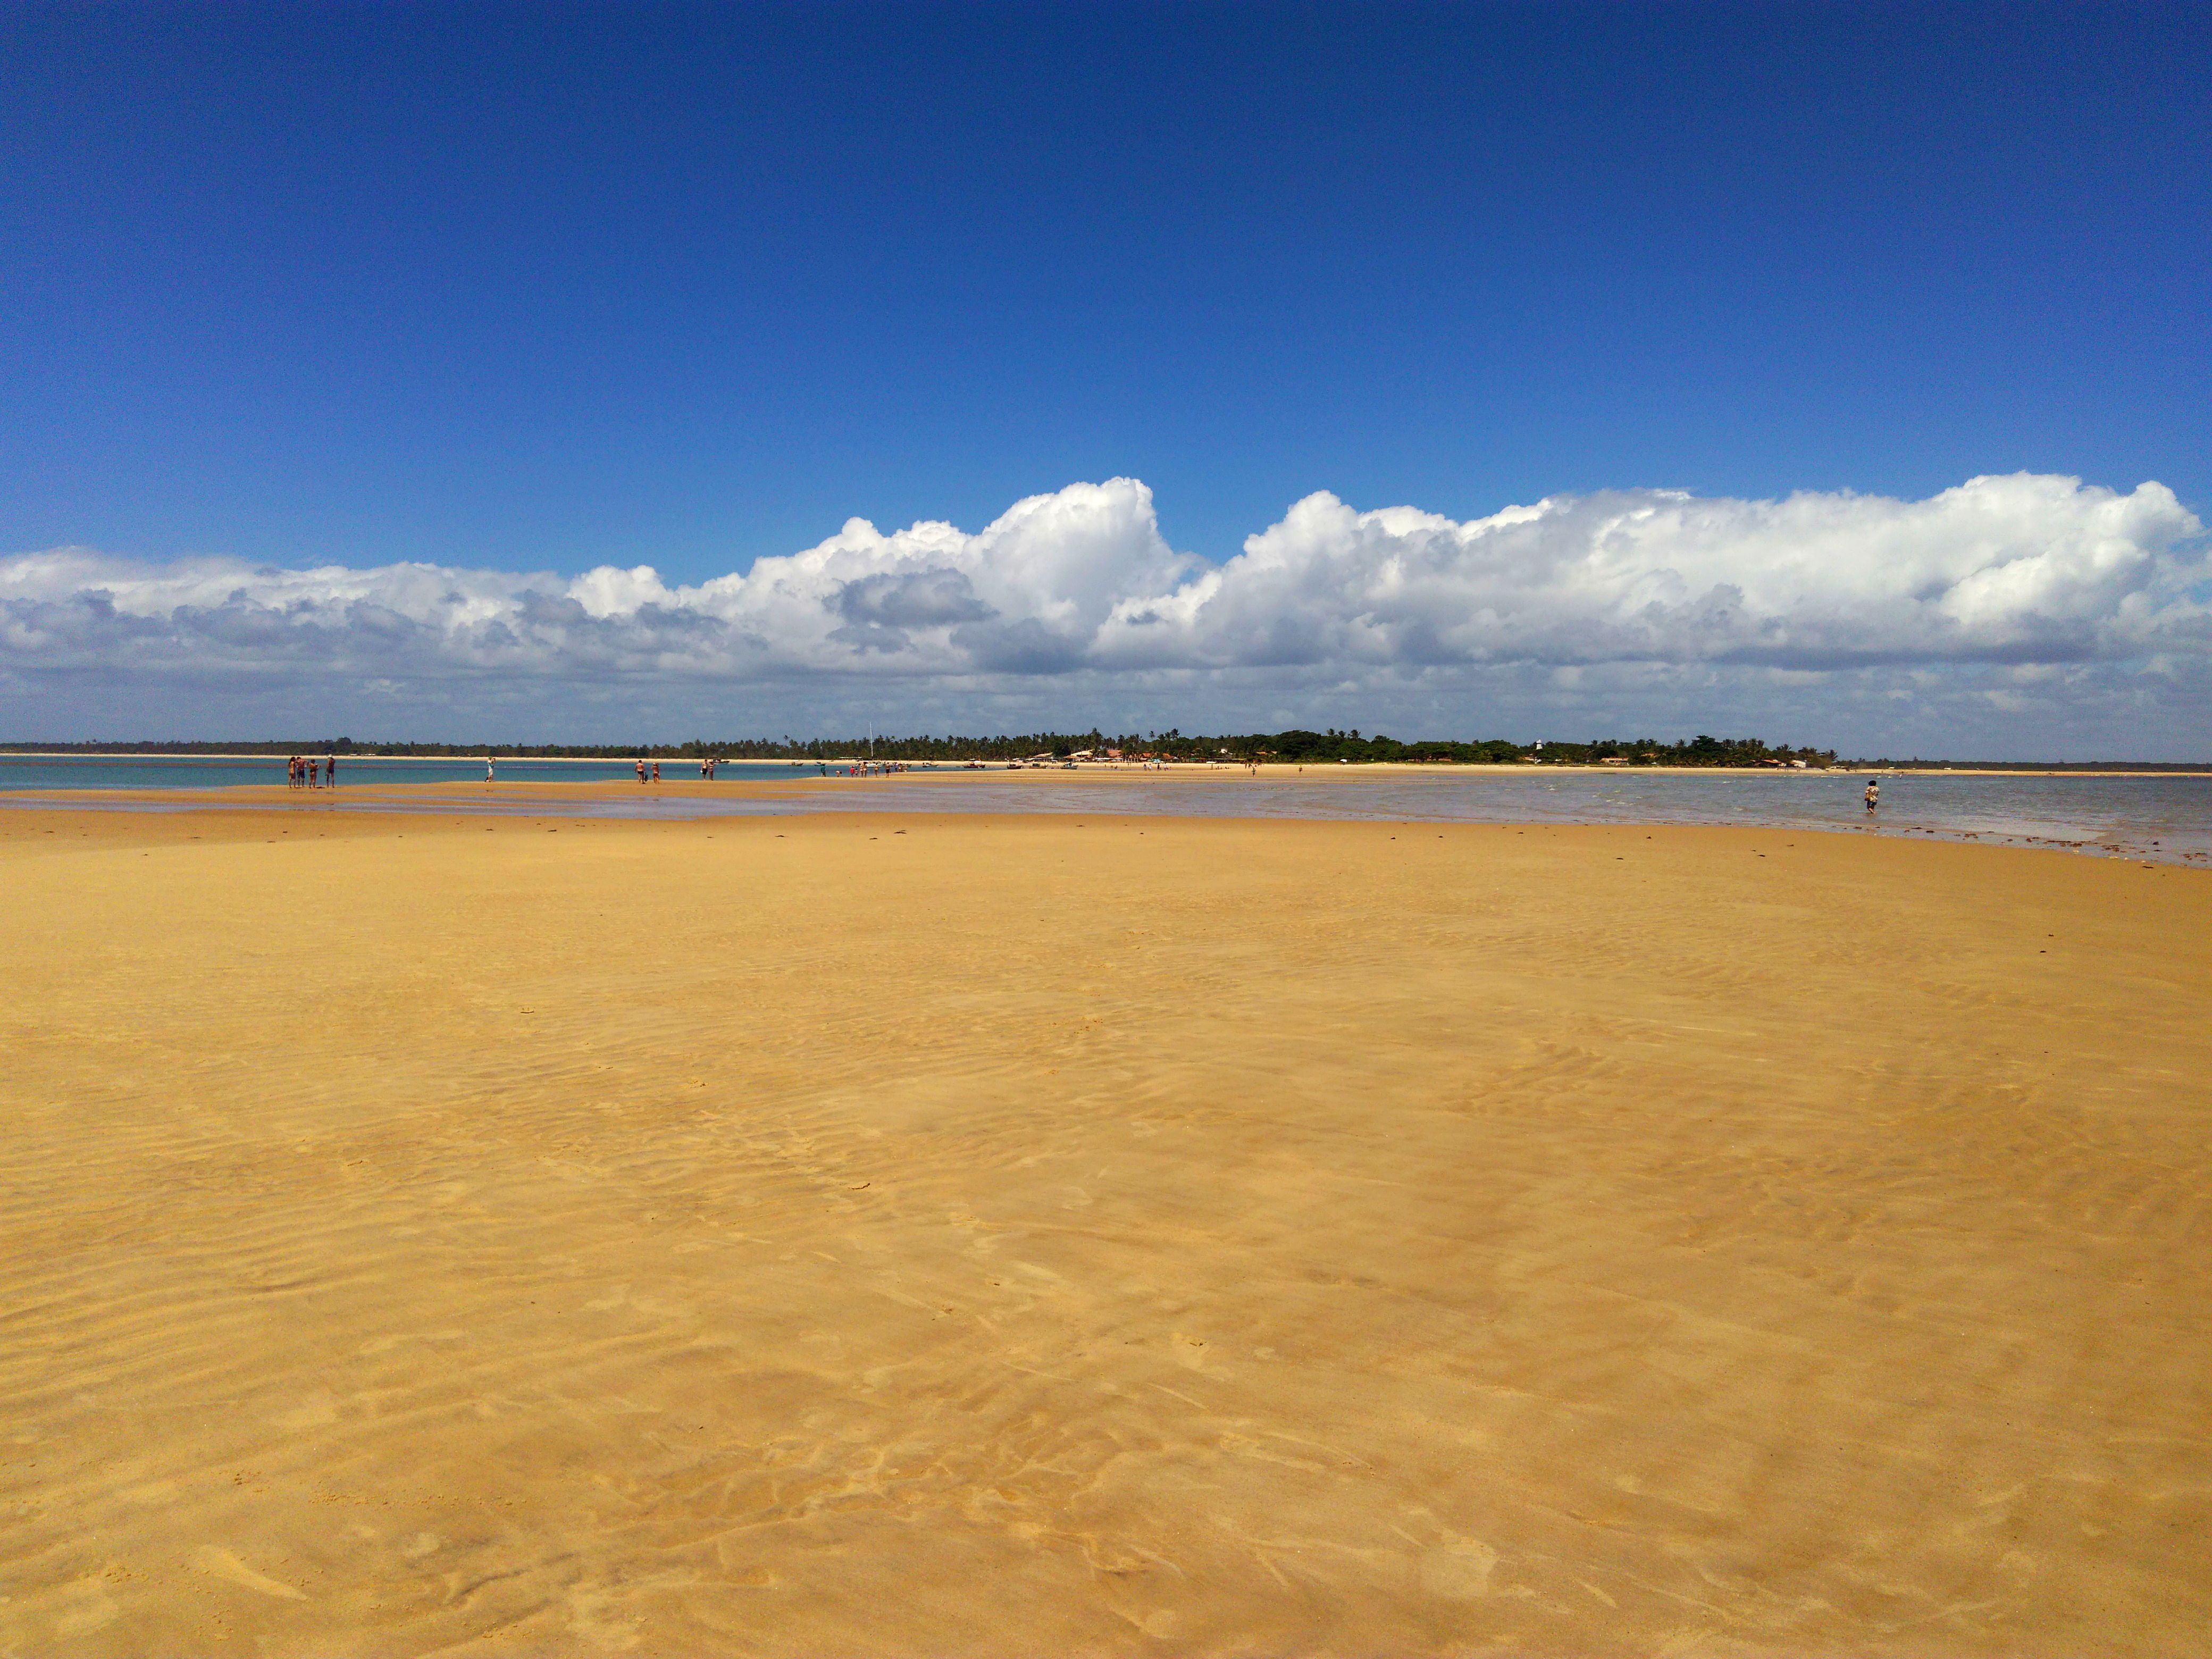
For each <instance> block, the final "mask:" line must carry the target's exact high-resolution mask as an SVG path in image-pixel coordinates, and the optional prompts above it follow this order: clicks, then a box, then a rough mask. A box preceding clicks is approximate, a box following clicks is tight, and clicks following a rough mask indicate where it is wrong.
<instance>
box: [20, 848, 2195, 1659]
mask: <svg viewBox="0 0 2212 1659" xmlns="http://www.w3.org/2000/svg"><path fill="white" fill-rule="evenodd" d="M0 895H4V896H0V964H3V965H4V969H5V978H4V986H5V992H6V994H5V997H4V999H0V1170H4V1176H5V1178H4V1180H0V1334H4V1340H0V1504H4V1506H5V1507H4V1509H0V1513H4V1514H5V1515H6V1516H7V1517H8V1520H7V1524H6V1526H5V1528H4V1529H0V1654H8V1655H17V1654H21V1655H32V1654H38V1655H46V1654H64V1653H66V1654H99V1655H106V1654H115V1655H126V1654H147V1653H166V1654H182V1653H191V1654H197V1655H223V1654H234V1653H235V1654H248V1653H251V1654H255V1655H303V1656H304V1655H327V1654H332V1653H347V1654H361V1655H371V1654H374V1655H399V1654H427V1653H432V1652H438V1651H443V1650H447V1649H453V1648H461V1647H464V1646H466V1647H467V1648H468V1649H469V1650H483V1651H487V1652H515V1653H554V1652H558V1653H564V1654H568V1653H598V1652H620V1651H635V1652H639V1653H653V1654H692V1653H700V1654H707V1653H712V1654H773V1655H785V1654H790V1655H799V1654H826V1653H838V1654H900V1655H906V1654H911V1655H925V1654H927V1655H936V1654H955V1653H957V1654H972V1655H1018V1654H1019V1655H1028V1654H1040V1653H1084V1654H1088V1653H1099V1654H1138V1655H1149V1654H1161V1655H1166V1654H1217V1653H1218V1654H1282V1653H1328V1654H1347V1655H1349V1654H1383V1653H1391V1654H1406V1653H1422V1654H1428V1653H1435V1654H1455V1655H1456V1654H1472V1653H1488V1652H1504V1653H1534V1654H1586V1653H1601V1652H1602V1653H1613V1652H1619V1653H1660V1652H1664V1653H1668V1654H1678V1655H1686V1654H1746V1653H1784V1652H1790V1653H1800V1652H1809V1651H1820V1652H1855V1653H1881V1654H1899V1655H1902V1654H1939V1653H1940V1654H1949V1653H1961V1654H1966V1653H1975V1654H1979V1653H1996V1652H2004V1653H2036V1654H2051V1655H2061V1654H2064V1655H2076V1654H2091V1653H2113V1654H2121V1653H2130V1654H2138V1653H2181V1652H2186V1651H2191V1650H2196V1649H2197V1648H2198V1647H2200V1645H2201V1644H2202V1643H2203V1638H2204V1632H2205V1631H2206V1630H2208V1629H2212V1553H2208V1552H2207V1551H2206V1549H2205V1547H2204V1541H2205V1539H2206V1538H2207V1537H2208V1536H2212V1273H2208V1267H2212V1261H2208V1254H2212V1197H2208V1194H2212V1141H2209V1140H2208V1136H2207V1133H2206V1130H2207V1121H2208V1107H2212V1083H2208V1079H2212V1021H2208V1019H2207V1015H2208V1013H2212V873H2208V872H2202V871H2198V870H2194V869H2187V868H2180V867H2175V866H2158V867H2155V868H2154V867H2149V866H2143V865H2140V864H2137V863H2135V862H2130V861H2124V860H2086V859H2081V858H2076V857H2069V856H2067V855H2065V854H2057V853H2049V852H2039V851H2033V850H2021V849H2013V848H1988V847H1971V846H1954V845H1947V844H1920V843H1916V842H1906V841H1900V840H1896V839H1885V838H1878V837H1875V836H1852V835H1839V834H1819V833H1812V832H1808V831H1803V830H1796V831H1791V830H1779V829H1775V830H1744V829H1684V828H1672V829H1667V828H1659V829H1641V828H1636V829H1631V828H1624V827H1620V826H1615V827H1611V828H1595V827H1592V828H1574V827H1554V826H1544V825H1536V824H1521V825H1514V824H1504V825H1486V824H1434V823H1313V822H1285V821H1272V822H1264V823H1255V822H1237V821H1231V820H1217V819H1190V818H1128V817H1096V818H1080V817H1069V816H1066V815H1058V816H1031V815H1008V816H1000V817H992V816H981V815H974V814H949V813H948V814H942V815H939V814H932V813H929V812H927V811H903V812H900V813H896V814H866V813H841V814H836V815H827V814H819V815H804V816H797V817H762V818H716V819H703V820H692V821H689V822H666V823H641V822H635V821H623V820H615V821H607V820H599V821H590V820H586V819H582V818H569V817H559V816H547V817H544V818H542V819H532V818H529V817H500V818H498V819H495V820H486V819H483V818H481V817H464V816H461V815H458V814H447V815H445V816H440V815H438V814H437V813H436V812H435V811H432V810H429V809H428V807H427V806H426V808H425V810H424V811H421V812H418V813H410V814H392V813H386V814H370V813H349V812H346V811H328V812H317V813H313V814H306V813H282V814H272V813H269V812H266V811H259V812H256V811H222V810H214V811H195V812H191V813H152V812H132V811H61V810H49V811H9V812H0Z"/></svg>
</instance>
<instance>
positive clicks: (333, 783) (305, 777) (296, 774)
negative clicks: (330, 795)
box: [284, 755, 338, 789]
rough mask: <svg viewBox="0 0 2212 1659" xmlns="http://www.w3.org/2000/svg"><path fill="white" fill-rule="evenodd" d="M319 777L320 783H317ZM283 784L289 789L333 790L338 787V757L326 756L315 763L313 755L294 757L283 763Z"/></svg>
mask: <svg viewBox="0 0 2212 1659" xmlns="http://www.w3.org/2000/svg"><path fill="white" fill-rule="evenodd" d="M318 777H319V778H320V780H321V781H320V782H318V781H317V779H318ZM284 783H285V787H287V788H291V789H317V788H327V789H335V788H337V787H338V757H337V756H336V755H326V756H325V757H323V758H322V759H321V760H320V761H317V760H316V759H315V757H313V755H295V756H293V757H292V758H291V759H290V760H289V761H287V762H285V763H284Z"/></svg>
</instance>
